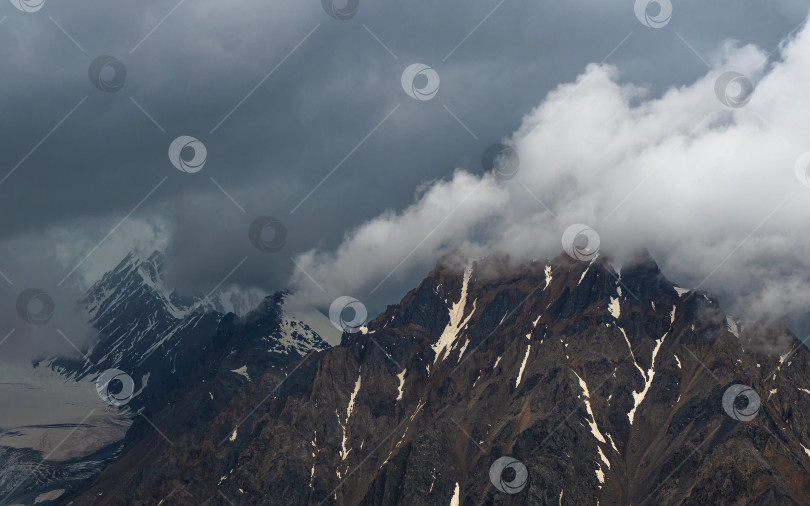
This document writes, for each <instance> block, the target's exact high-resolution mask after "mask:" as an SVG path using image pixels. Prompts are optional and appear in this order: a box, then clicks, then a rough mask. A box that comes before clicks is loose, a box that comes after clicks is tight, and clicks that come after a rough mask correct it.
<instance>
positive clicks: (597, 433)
mask: <svg viewBox="0 0 810 506" xmlns="http://www.w3.org/2000/svg"><path fill="white" fill-rule="evenodd" d="M571 372H573V373H574V376H576V377H577V379H578V380H579V386H580V388H582V393H583V394H585V401H584V402H585V411H587V412H588V416H589V417H590V420H588V425H590V426H591V434H593V437H595V438H596V440H597V441H599V442H600V443H605V442H607V441H606V440H605V437H604V436H602V432H600V431H599V426H598V425H597V424H596V417H595V416H594V415H593V410H592V409H591V393H590V392H589V391H588V384H587V383H585V380H583V379H582V378H580V377H579V374H577V372H576V371H574V370H573V369H571Z"/></svg>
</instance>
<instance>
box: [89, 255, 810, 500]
mask: <svg viewBox="0 0 810 506" xmlns="http://www.w3.org/2000/svg"><path fill="white" fill-rule="evenodd" d="M252 332H253V330H252V327H251V324H250V323H243V324H242V325H241V326H228V325H225V326H224V327H223V326H222V325H221V326H220V331H219V332H218V336H220V337H221V339H223V340H226V341H229V342H230V341H232V340H238V339H240V338H241V337H240V336H250V335H252V334H251V333H252ZM216 342H217V340H216V339H215V340H214V341H213V343H214V346H217V345H216ZM775 347H776V348H775ZM227 348H228V346H226V345H225V344H222V345H220V346H219V348H218V349H220V350H223V351H224V350H226V349H227ZM216 353H217V352H214V350H212V353H211V355H216ZM809 366H810V353H808V350H807V349H806V348H804V347H803V346H800V343H799V342H798V340H797V339H796V338H795V337H794V336H792V335H791V334H790V333H789V332H788V331H787V330H786V329H784V328H782V327H779V326H769V325H762V324H746V323H744V322H741V321H740V320H736V319H732V318H729V317H727V316H726V315H725V314H724V313H723V312H722V310H721V309H720V308H719V307H718V305H717V303H716V302H715V301H714V300H713V299H712V298H711V297H709V296H708V295H706V294H704V293H702V292H693V291H688V290H683V289H680V288H678V287H675V286H673V284H672V283H671V282H669V281H668V280H667V279H666V278H665V277H664V276H663V275H662V274H661V272H660V271H659V270H658V267H657V266H656V265H655V263H654V262H653V261H652V259H650V258H649V257H647V256H643V257H641V258H640V259H639V260H638V261H637V262H635V263H633V264H631V265H626V266H624V268H623V269H622V270H621V272H620V273H618V272H616V271H615V270H614V269H613V267H611V266H610V265H609V264H608V263H607V262H606V261H604V260H603V259H596V260H595V261H593V262H590V263H588V262H575V261H573V260H571V259H569V258H568V257H565V256H562V257H558V258H557V259H555V260H553V261H550V262H542V263H540V262H535V263H532V264H530V265H523V266H518V267H514V266H512V267H505V266H504V265H502V263H501V262H499V261H498V260H496V259H485V260H483V261H480V262H475V263H472V264H469V265H468V266H467V267H466V269H464V270H463V271H461V270H458V269H454V268H451V267H447V266H443V265H441V264H440V265H439V266H438V267H437V268H435V269H434V270H433V271H432V272H431V273H430V274H429V275H428V276H427V278H426V279H425V280H424V281H423V282H422V283H421V284H420V285H419V287H417V288H416V289H414V290H413V291H411V292H410V293H409V294H407V295H406V296H405V297H404V298H403V300H402V301H401V302H400V303H399V304H398V305H395V306H390V307H389V308H388V309H387V310H386V311H385V312H384V313H383V314H381V315H380V316H379V317H377V318H376V319H375V320H374V321H372V322H370V323H369V324H368V326H367V327H364V328H363V329H361V331H360V332H358V333H354V334H344V336H343V341H342V343H341V345H340V346H338V347H334V348H331V349H328V350H322V351H317V352H314V353H310V354H309V355H307V356H306V357H305V358H303V359H302V360H301V361H299V362H297V363H295V364H291V365H289V366H287V367H286V368H285V369H282V368H276V367H270V368H269V369H267V372H265V373H264V374H263V375H261V376H251V379H252V381H249V382H248V381H245V384H244V386H242V387H241V388H240V389H239V390H238V391H235V390H231V391H230V393H229V395H230V396H229V397H227V398H224V399H223V398H222V396H221V395H220V394H218V393H214V394H213V398H212V399H211V403H210V406H207V407H205V406H203V404H202V403H203V402H207V401H205V398H204V397H198V398H197V400H196V401H194V402H196V403H198V404H194V403H186V404H184V405H183V406H181V407H175V406H169V407H166V408H164V409H163V410H161V411H160V412H159V413H158V414H157V416H156V423H157V425H159V426H161V424H164V425H162V426H164V427H166V429H165V430H166V434H167V438H168V439H169V440H171V441H172V443H171V444H169V443H167V442H166V441H164V440H162V439H161V438H160V437H159V436H157V435H154V434H152V435H150V436H147V437H145V438H144V439H143V441H142V442H140V443H138V444H136V445H134V446H133V447H132V448H130V451H129V453H128V454H127V453H126V452H125V454H124V455H123V456H122V457H121V458H120V459H118V461H116V463H114V464H113V465H111V466H110V467H109V468H108V469H107V470H105V472H104V473H103V474H102V476H101V478H99V479H98V480H96V482H95V483H94V484H93V486H92V487H91V488H90V489H89V490H87V491H86V492H85V493H84V494H83V495H80V496H76V497H74V504H163V505H169V504H200V503H203V502H205V503H206V504H285V505H286V504H313V505H318V504H363V505H378V504H402V505H419V504H425V505H427V504H452V505H466V504H571V505H574V504H575V505H580V504H597V503H599V504H633V505H640V504H650V505H652V504H720V503H724V504H728V503H745V504H807V503H808V497H810V474H808V471H810V418H808V416H807V414H806V413H808V412H810V368H809ZM210 374H215V373H210ZM206 381H209V380H208V379H207V378H206ZM734 385H742V386H740V387H735V386H734ZM193 388H196V389H197V390H200V388H199V386H197V387H193ZM730 388H731V390H729V389H730ZM749 388H750V389H749ZM729 392H730V393H729ZM758 402H759V403H761V406H760V407H759V409H757V403H758ZM192 405H193V408H190V407H189V406H192ZM184 409H192V411H193V409H197V410H200V411H199V412H205V413H207V414H206V416H202V417H199V418H198V423H194V424H192V425H191V427H190V428H189V427H186V426H183V425H178V424H175V425H172V424H171V423H166V422H171V420H173V419H177V418H178V417H180V418H183V417H182V416H180V415H178V414H177V413H178V410H181V411H182V410H184ZM215 410H216V412H215ZM185 418H186V419H187V418H188V416H186V417H185ZM501 457H511V458H512V459H515V460H516V461H517V463H514V461H506V464H508V465H507V467H504V466H503V463H504V462H505V461H503V460H499V459H501ZM524 470H525V472H524Z"/></svg>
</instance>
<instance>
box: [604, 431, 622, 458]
mask: <svg viewBox="0 0 810 506" xmlns="http://www.w3.org/2000/svg"><path fill="white" fill-rule="evenodd" d="M607 438H608V440H609V441H610V446H612V447H613V450H614V451H615V452H616V453H619V450H618V449H617V448H616V443H614V442H613V438H612V437H610V434H608V435H607ZM619 455H621V453H619Z"/></svg>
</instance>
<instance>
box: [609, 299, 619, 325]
mask: <svg viewBox="0 0 810 506" xmlns="http://www.w3.org/2000/svg"><path fill="white" fill-rule="evenodd" d="M608 311H610V314H611V315H613V317H614V318H616V319H617V320H618V319H619V315H621V314H622V308H621V306H620V305H619V298H618V297H616V298H614V297H611V298H610V305H608Z"/></svg>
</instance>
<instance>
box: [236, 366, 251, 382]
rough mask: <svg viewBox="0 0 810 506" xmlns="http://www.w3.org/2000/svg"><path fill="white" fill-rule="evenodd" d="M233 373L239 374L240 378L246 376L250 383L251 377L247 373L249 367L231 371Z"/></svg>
mask: <svg viewBox="0 0 810 506" xmlns="http://www.w3.org/2000/svg"><path fill="white" fill-rule="evenodd" d="M231 372H234V373H236V374H238V375H239V376H244V377H245V379H246V380H248V381H250V375H248V372H247V366H246V365H243V366H242V367H240V368H239V369H231Z"/></svg>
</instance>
